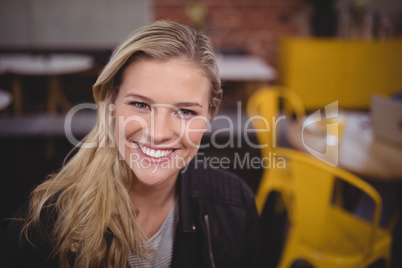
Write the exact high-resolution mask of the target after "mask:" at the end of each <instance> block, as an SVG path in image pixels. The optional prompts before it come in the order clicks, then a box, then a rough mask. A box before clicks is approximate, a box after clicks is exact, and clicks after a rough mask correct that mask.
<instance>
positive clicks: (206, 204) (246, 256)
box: [172, 165, 258, 267]
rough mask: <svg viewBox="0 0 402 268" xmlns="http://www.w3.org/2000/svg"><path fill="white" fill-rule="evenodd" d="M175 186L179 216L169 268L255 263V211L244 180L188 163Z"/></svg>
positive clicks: (238, 265)
mask: <svg viewBox="0 0 402 268" xmlns="http://www.w3.org/2000/svg"><path fill="white" fill-rule="evenodd" d="M177 185H178V187H180V188H179V191H178V192H179V193H180V199H179V200H180V201H179V209H180V212H179V213H180V216H179V226H178V228H177V235H176V241H175V249H174V253H173V263H172V267H255V266H256V258H257V246H258V214H257V210H256V207H255V203H254V196H253V193H252V192H251V190H250V189H249V188H248V187H247V186H246V184H245V183H244V181H242V180H241V179H240V178H238V177H237V176H235V175H233V174H231V173H229V172H226V171H223V170H216V169H210V168H208V169H204V168H203V167H198V168H195V166H193V165H191V166H190V167H189V168H188V169H187V170H186V171H185V172H183V173H182V174H181V176H179V179H178V184H177Z"/></svg>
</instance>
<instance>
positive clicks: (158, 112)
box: [115, 59, 209, 186]
mask: <svg viewBox="0 0 402 268" xmlns="http://www.w3.org/2000/svg"><path fill="white" fill-rule="evenodd" d="M208 104H209V80H208V78H207V77H206V76H205V75H204V73H203V71H202V70H201V69H200V68H197V67H195V66H194V65H191V64H190V63H188V62H186V61H184V60H182V59H171V60H167V61H159V60H139V61H137V62H134V63H132V64H130V65H129V66H128V67H127V68H126V69H125V71H124V73H123V78H122V83H121V85H120V87H119V92H118V95H117V97H116V101H115V105H116V110H115V117H116V126H115V139H116V143H117V146H118V148H119V152H120V154H121V156H122V157H124V160H125V161H126V163H127V164H128V165H129V166H130V168H131V169H132V171H133V172H134V174H135V177H136V179H137V180H138V181H139V182H140V183H143V184H146V185H149V186H152V185H158V184H162V183H163V182H165V181H167V180H169V179H175V178H176V177H177V175H178V173H179V171H180V169H182V168H183V167H184V166H185V165H186V164H187V163H188V162H189V161H190V160H191V159H192V158H193V157H194V156H195V154H196V153H197V151H198V146H199V145H200V142H201V138H202V135H203V133H204V132H205V131H206V129H207V127H208V120H209V111H208Z"/></svg>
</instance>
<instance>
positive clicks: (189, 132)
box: [185, 120, 208, 147]
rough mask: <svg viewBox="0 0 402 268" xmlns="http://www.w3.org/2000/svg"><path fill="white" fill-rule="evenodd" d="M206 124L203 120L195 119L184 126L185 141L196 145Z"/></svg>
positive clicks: (199, 141)
mask: <svg viewBox="0 0 402 268" xmlns="http://www.w3.org/2000/svg"><path fill="white" fill-rule="evenodd" d="M207 127H208V124H207V123H206V122H205V121H204V120H195V121H193V122H192V123H191V124H189V126H188V127H187V128H186V135H185V136H186V137H185V138H186V143H188V144H190V145H191V146H192V147H198V146H199V145H200V143H201V139H202V136H203V135H204V132H205V131H206V130H207Z"/></svg>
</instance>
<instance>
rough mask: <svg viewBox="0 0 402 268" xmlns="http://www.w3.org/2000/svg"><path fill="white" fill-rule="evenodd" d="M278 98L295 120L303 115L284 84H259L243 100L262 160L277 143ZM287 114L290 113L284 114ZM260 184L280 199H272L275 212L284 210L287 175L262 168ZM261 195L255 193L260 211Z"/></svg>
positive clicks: (295, 99) (288, 186)
mask: <svg viewBox="0 0 402 268" xmlns="http://www.w3.org/2000/svg"><path fill="white" fill-rule="evenodd" d="M281 100H284V101H285V102H284V104H285V106H284V108H285V109H284V112H286V113H287V114H290V113H289V111H292V110H293V112H294V113H295V115H296V119H297V120H302V119H303V118H304V116H305V111H304V107H303V103H302V102H301V100H300V98H299V96H298V95H296V94H295V93H294V92H293V91H292V90H290V89H286V88H284V87H280V86H270V87H269V86H267V87H263V88H261V89H260V90H258V91H256V92H255V93H254V94H253V95H251V97H250V98H249V100H248V102H247V113H248V116H249V118H250V120H251V123H252V124H253V126H254V128H255V130H256V134H257V139H258V142H259V145H260V148H261V155H262V157H263V159H270V158H271V157H272V154H273V153H274V152H275V148H276V147H277V146H278V142H279V138H278V135H277V132H278V128H277V125H278V123H279V121H280V119H279V116H280V114H281V112H280V101H281ZM288 117H290V116H289V115H288ZM278 120H279V121H278ZM271 173H272V174H271ZM268 177H269V179H268ZM262 184H264V185H265V189H266V190H268V191H269V192H272V191H277V192H279V193H280V194H281V196H280V198H279V199H277V200H276V202H275V203H276V207H275V211H276V212H282V211H283V209H284V207H283V206H282V205H285V206H287V200H288V198H287V196H288V193H289V192H290V191H291V186H292V185H291V182H290V181H289V179H288V178H287V175H286V174H283V173H281V171H280V170H276V169H266V170H265V171H264V174H263V176H262V179H261V182H260V185H262ZM259 188H260V187H259ZM268 188H269V189H268ZM262 196H263V195H261V194H259V193H257V208H258V210H259V212H260V213H261V211H262V205H261V204H263V203H264V202H263V201H265V199H264V200H263V201H259V200H258V199H259V198H261V197H262ZM287 209H289V208H287Z"/></svg>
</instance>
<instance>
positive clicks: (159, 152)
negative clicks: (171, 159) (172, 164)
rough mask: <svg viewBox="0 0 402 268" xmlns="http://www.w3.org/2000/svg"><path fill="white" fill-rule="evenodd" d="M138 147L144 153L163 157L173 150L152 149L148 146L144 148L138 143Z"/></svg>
mask: <svg viewBox="0 0 402 268" xmlns="http://www.w3.org/2000/svg"><path fill="white" fill-rule="evenodd" d="M138 148H140V149H141V151H142V152H143V153H144V154H146V155H148V156H150V157H154V158H159V157H165V156H167V155H168V154H170V153H172V152H173V150H153V149H149V148H144V146H142V145H140V144H138Z"/></svg>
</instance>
